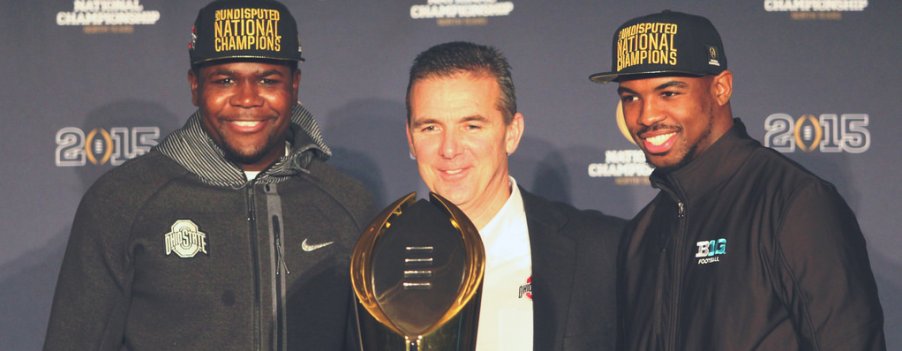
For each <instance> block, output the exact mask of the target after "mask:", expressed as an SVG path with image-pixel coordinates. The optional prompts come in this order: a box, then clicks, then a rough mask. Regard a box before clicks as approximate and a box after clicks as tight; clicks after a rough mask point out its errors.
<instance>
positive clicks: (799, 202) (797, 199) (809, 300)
mask: <svg viewBox="0 0 902 351" xmlns="http://www.w3.org/2000/svg"><path fill="white" fill-rule="evenodd" d="M613 45H614V52H613V55H612V61H613V62H612V69H611V72H606V73H598V74H594V75H592V76H591V77H590V79H592V80H593V81H596V82H608V81H617V82H619V88H618V93H619V95H620V99H621V103H622V106H623V114H624V117H625V122H626V125H627V128H628V129H629V132H630V134H631V136H632V138H633V140H635V142H636V143H637V144H638V145H639V147H640V148H641V149H642V150H643V151H644V153H645V155H646V158H647V160H648V162H649V163H651V164H652V165H653V166H655V167H656V169H655V171H654V173H652V176H651V181H652V184H653V185H654V186H655V187H656V188H659V189H661V192H660V193H659V194H658V195H657V196H656V197H655V198H654V200H652V202H651V203H650V204H648V205H647V206H646V207H645V208H644V209H643V210H642V211H641V212H640V213H639V214H638V215H637V216H636V218H635V219H633V220H632V222H630V224H629V225H628V229H627V233H628V236H627V237H626V238H625V239H624V242H623V244H622V245H621V251H620V258H619V260H618V262H619V263H620V264H621V274H620V280H619V291H618V297H619V303H620V305H619V306H620V307H621V308H622V310H621V311H622V317H621V323H620V328H621V347H622V349H624V350H721V351H723V350H752V349H754V350H883V349H885V348H886V345H885V340H884V335H883V315H882V311H881V307H880V303H879V301H878V298H877V288H876V284H875V282H874V277H873V274H872V273H871V268H870V264H869V262H868V256H867V251H866V249H865V241H864V237H863V236H862V234H861V230H860V229H859V226H858V222H857V221H856V219H855V215H854V214H853V213H852V210H851V209H850V208H849V207H848V206H847V205H846V203H845V202H844V201H843V199H842V198H841V197H840V195H839V194H838V193H837V191H836V189H835V188H834V187H833V185H831V184H830V183H828V182H826V181H824V180H822V179H820V178H818V177H817V176H815V175H813V174H811V173H809V172H808V171H806V170H805V169H804V168H802V167H801V166H799V165H798V164H796V163H794V162H792V161H790V160H789V159H787V158H785V157H784V156H782V155H780V154H778V153H777V152H775V151H773V150H770V149H768V148H765V147H763V146H761V145H760V144H759V143H758V142H757V141H755V140H753V139H751V138H750V137H749V136H748V135H747V134H746V131H745V127H744V126H743V124H742V122H741V121H739V120H738V119H733V117H732V112H731V110H730V96H731V94H732V81H733V76H732V73H731V72H730V71H729V70H727V59H726V56H725V54H724V50H723V45H722V43H721V40H720V36H719V34H718V33H717V31H716V30H715V29H714V26H713V25H712V24H711V22H710V21H708V20H707V19H705V18H703V17H699V16H695V15H689V14H684V13H678V12H670V11H664V12H662V13H657V14H652V15H648V16H644V17H638V18H635V19H632V20H630V21H627V22H626V23H625V24H623V25H622V26H621V27H620V28H619V29H618V30H617V31H616V32H615V34H614V44H613Z"/></svg>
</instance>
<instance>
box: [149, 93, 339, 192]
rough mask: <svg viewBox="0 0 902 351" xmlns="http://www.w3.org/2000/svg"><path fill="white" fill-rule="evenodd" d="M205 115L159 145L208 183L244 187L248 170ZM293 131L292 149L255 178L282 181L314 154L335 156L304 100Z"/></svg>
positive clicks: (294, 114)
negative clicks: (230, 156)
mask: <svg viewBox="0 0 902 351" xmlns="http://www.w3.org/2000/svg"><path fill="white" fill-rule="evenodd" d="M202 118H203V117H202V116H201V113H200V110H198V111H195V112H194V114H192V115H191V117H189V118H188V121H187V122H186V123H185V125H184V126H183V127H182V128H180V129H178V130H176V131H174V132H172V134H169V135H168V136H167V137H166V138H165V139H163V141H162V142H160V144H159V145H157V146H156V147H155V148H156V149H157V150H158V151H160V152H161V153H163V154H164V155H166V156H167V157H169V158H171V159H172V160H174V161H175V162H177V163H178V164H180V165H182V167H185V168H186V169H187V170H188V171H190V172H191V173H194V174H195V175H197V176H198V177H200V179H201V180H202V181H203V182H204V183H207V184H211V185H215V186H226V187H233V188H240V187H243V186H244V185H245V184H246V183H247V179H246V178H245V175H244V172H243V171H242V169H241V167H239V166H238V165H236V164H235V163H233V162H231V161H229V160H227V159H226V158H225V152H224V151H223V150H222V148H220V147H219V146H218V145H216V143H215V142H214V141H213V139H211V138H210V136H209V135H208V134H207V133H206V131H204V129H203V126H202V123H201V119H202ZM290 131H291V132H290V135H289V137H288V140H289V142H290V143H291V150H290V151H289V152H288V154H287V155H286V156H284V157H282V158H281V159H279V160H278V161H276V163H275V164H273V165H272V166H270V167H269V168H267V169H266V170H264V171H263V172H262V173H261V175H260V176H259V177H257V179H256V180H255V181H257V182H263V183H277V182H281V181H284V180H287V179H288V178H289V177H291V176H293V175H295V174H298V172H307V170H306V168H307V166H308V165H309V164H310V162H311V161H312V160H313V158H319V159H321V160H326V159H328V158H329V157H330V156H332V151H331V150H330V149H329V147H328V146H327V145H326V143H325V140H324V139H323V136H322V132H321V131H320V129H319V125H318V124H317V123H316V120H315V119H314V118H313V115H312V114H311V113H310V112H309V111H307V109H306V108H304V107H303V106H301V104H300V103H298V104H295V106H294V107H293V108H292V109H291V126H290Z"/></svg>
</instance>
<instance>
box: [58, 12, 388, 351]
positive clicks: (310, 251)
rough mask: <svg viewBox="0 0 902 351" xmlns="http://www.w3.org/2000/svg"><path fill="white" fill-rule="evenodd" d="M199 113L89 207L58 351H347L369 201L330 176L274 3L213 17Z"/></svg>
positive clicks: (203, 17)
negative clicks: (354, 268) (357, 254)
mask: <svg viewBox="0 0 902 351" xmlns="http://www.w3.org/2000/svg"><path fill="white" fill-rule="evenodd" d="M192 36H193V40H192V42H191V43H190V44H189V54H190V58H191V70H190V71H189V72H188V82H189V85H190V88H191V96H192V101H193V102H194V104H195V105H196V106H197V107H198V110H197V111H196V112H195V113H194V114H193V115H192V116H191V117H190V118H189V119H188V122H187V123H186V124H185V126H184V127H183V128H181V129H179V130H177V131H175V132H173V133H172V134H170V135H169V136H167V137H166V139H165V140H163V141H162V142H161V143H160V145H158V146H157V147H155V148H154V149H153V150H151V152H149V153H148V154H146V155H143V156H141V157H138V158H136V159H133V160H131V161H129V162H126V163H125V164H123V165H121V166H119V167H117V168H115V169H113V170H111V171H110V172H108V173H107V174H105V175H104V176H103V177H101V178H100V179H99V180H98V181H97V182H96V183H95V184H94V185H93V186H92V187H91V189H90V190H89V191H88V193H87V194H86V195H85V196H84V198H83V200H82V202H81V204H80V205H79V208H78V212H77V213H76V216H75V221H74V223H73V225H72V234H71V236H70V239H69V243H68V248H67V249H66V254H65V258H64V260H63V266H62V269H61V271H60V276H59V281H58V283H57V287H56V296H55V297H54V301H53V309H52V312H51V317H50V324H49V327H48V331H47V339H46V342H45V345H44V348H45V349H46V350H289V349H291V350H341V349H343V348H346V347H349V346H352V344H351V343H350V342H349V343H347V344H346V341H349V340H351V339H350V336H351V335H353V333H352V332H351V331H350V330H351V324H349V318H348V317H349V316H350V315H351V313H350V310H349V309H348V308H349V306H351V296H350V280H349V276H348V271H349V268H348V260H349V255H350V250H351V248H352V247H353V245H354V242H355V241H356V239H357V236H358V234H359V233H360V232H361V230H362V228H363V226H364V225H365V223H366V221H367V220H368V218H367V216H368V213H367V212H368V207H369V201H370V200H369V195H368V194H367V192H366V191H365V190H363V189H362V187H361V186H360V184H359V183H357V182H356V181H353V180H351V179H350V178H348V177H346V176H344V175H342V174H340V173H339V172H338V171H336V170H335V169H333V168H332V167H330V166H328V165H327V164H325V160H326V159H327V158H328V157H329V156H330V150H329V148H328V147H327V146H326V144H325V143H324V142H323V138H322V136H321V134H320V130H319V127H318V126H317V124H316V121H315V120H314V119H313V116H311V115H310V113H309V112H307V110H306V109H305V108H304V107H303V106H301V105H300V104H299V103H298V100H297V94H298V87H299V84H300V70H299V69H298V67H297V63H298V60H301V52H300V45H299V44H298V36H297V28H296V24H295V21H294V19H293V18H292V16H291V14H290V13H289V12H288V10H287V8H285V6H284V5H282V4H280V3H277V2H275V1H268V0H266V1H246V0H226V1H215V2H212V3H210V4H209V5H207V6H206V7H204V8H203V9H201V10H200V13H199V14H198V17H197V20H196V21H195V26H194V30H193V33H192Z"/></svg>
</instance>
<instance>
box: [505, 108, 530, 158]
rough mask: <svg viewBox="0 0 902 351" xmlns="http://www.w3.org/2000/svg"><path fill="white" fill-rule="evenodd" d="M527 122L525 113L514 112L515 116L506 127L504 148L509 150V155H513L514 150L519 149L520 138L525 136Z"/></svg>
mask: <svg viewBox="0 0 902 351" xmlns="http://www.w3.org/2000/svg"><path fill="white" fill-rule="evenodd" d="M525 123H526V121H525V120H524V118H523V114H522V113H520V112H517V113H515V114H514V118H511V122H510V124H508V125H507V127H506V128H505V132H504V149H505V151H507V155H508V156H510V155H513V154H514V151H517V146H519V145H520V139H522V138H523V130H524V129H525V128H526V125H525Z"/></svg>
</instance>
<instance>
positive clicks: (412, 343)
mask: <svg viewBox="0 0 902 351" xmlns="http://www.w3.org/2000/svg"><path fill="white" fill-rule="evenodd" d="M404 341H406V344H407V348H406V350H405V351H419V350H420V342H421V341H423V337H422V336H420V337H417V339H416V340H410V337H408V336H404Z"/></svg>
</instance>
